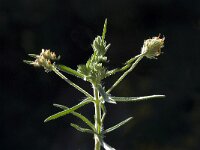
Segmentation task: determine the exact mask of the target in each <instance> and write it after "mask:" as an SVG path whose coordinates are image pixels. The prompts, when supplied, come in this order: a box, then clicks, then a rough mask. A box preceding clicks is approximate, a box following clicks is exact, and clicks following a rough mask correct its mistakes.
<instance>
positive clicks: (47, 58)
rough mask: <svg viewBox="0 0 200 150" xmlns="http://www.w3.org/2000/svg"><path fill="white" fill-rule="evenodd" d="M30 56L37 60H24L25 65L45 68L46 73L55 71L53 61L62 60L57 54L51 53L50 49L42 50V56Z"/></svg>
mask: <svg viewBox="0 0 200 150" xmlns="http://www.w3.org/2000/svg"><path fill="white" fill-rule="evenodd" d="M29 56H31V57H33V58H36V59H35V61H27V60H24V62H25V63H27V64H29V65H33V66H34V67H43V68H44V69H45V71H46V72H49V71H51V70H52V69H53V64H52V63H51V61H55V60H58V59H59V58H60V56H58V57H56V54H55V52H51V51H50V50H49V49H48V50H45V49H42V52H41V53H40V55H35V54H29Z"/></svg>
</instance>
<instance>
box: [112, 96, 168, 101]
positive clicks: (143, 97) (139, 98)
mask: <svg viewBox="0 0 200 150" xmlns="http://www.w3.org/2000/svg"><path fill="white" fill-rule="evenodd" d="M164 97H165V95H150V96H141V97H111V99H113V100H114V101H116V102H137V101H144V100H149V99H153V98H164Z"/></svg>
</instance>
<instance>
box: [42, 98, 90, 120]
mask: <svg viewBox="0 0 200 150" xmlns="http://www.w3.org/2000/svg"><path fill="white" fill-rule="evenodd" d="M90 102H91V101H89V100H87V101H82V102H80V103H79V104H77V105H75V106H73V107H72V108H69V109H67V110H63V111H61V112H58V113H56V114H54V115H52V116H49V117H48V118H47V119H45V120H44V122H48V121H50V120H54V119H57V118H59V117H62V116H65V115H67V114H69V113H71V112H73V111H75V110H76V109H78V108H80V107H82V106H84V105H86V104H88V103H90Z"/></svg>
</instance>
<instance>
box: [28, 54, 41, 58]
mask: <svg viewBox="0 0 200 150" xmlns="http://www.w3.org/2000/svg"><path fill="white" fill-rule="evenodd" d="M28 55H29V56H30V57H33V58H38V57H39V55H36V54H28Z"/></svg>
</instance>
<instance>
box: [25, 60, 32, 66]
mask: <svg viewBox="0 0 200 150" xmlns="http://www.w3.org/2000/svg"><path fill="white" fill-rule="evenodd" d="M23 62H24V63H26V64H28V65H32V64H33V63H34V61H30V60H23Z"/></svg>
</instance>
